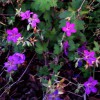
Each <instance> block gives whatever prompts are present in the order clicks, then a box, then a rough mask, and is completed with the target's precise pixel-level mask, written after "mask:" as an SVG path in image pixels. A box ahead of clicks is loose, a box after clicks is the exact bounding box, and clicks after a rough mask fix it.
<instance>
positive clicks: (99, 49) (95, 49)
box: [93, 41, 100, 52]
mask: <svg viewBox="0 0 100 100" xmlns="http://www.w3.org/2000/svg"><path fill="white" fill-rule="evenodd" d="M94 45H95V47H94V48H93V50H94V51H96V52H99V51H100V45H99V44H98V42H96V41H94Z"/></svg>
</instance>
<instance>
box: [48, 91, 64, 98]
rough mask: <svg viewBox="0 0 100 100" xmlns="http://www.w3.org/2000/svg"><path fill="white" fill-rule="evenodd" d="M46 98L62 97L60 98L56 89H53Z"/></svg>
mask: <svg viewBox="0 0 100 100" xmlns="http://www.w3.org/2000/svg"><path fill="white" fill-rule="evenodd" d="M47 100H62V99H60V97H59V96H58V90H55V91H54V92H53V93H51V94H49V95H48V96H47Z"/></svg>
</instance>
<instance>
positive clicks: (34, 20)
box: [28, 14, 40, 28]
mask: <svg viewBox="0 0 100 100" xmlns="http://www.w3.org/2000/svg"><path fill="white" fill-rule="evenodd" d="M28 23H29V24H30V25H31V26H32V28H34V27H36V25H37V23H40V20H39V19H38V15H37V14H33V16H32V18H29V19H28Z"/></svg>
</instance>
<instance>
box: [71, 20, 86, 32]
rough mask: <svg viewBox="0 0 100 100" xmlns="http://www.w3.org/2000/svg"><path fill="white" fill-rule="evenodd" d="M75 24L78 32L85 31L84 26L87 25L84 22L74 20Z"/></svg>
mask: <svg viewBox="0 0 100 100" xmlns="http://www.w3.org/2000/svg"><path fill="white" fill-rule="evenodd" d="M73 23H75V28H76V30H83V29H84V24H85V23H84V21H82V20H78V19H76V20H74V22H73Z"/></svg>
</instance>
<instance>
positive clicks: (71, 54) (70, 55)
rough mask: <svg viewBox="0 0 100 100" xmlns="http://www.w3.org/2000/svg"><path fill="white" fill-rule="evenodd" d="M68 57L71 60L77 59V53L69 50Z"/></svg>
mask: <svg viewBox="0 0 100 100" xmlns="http://www.w3.org/2000/svg"><path fill="white" fill-rule="evenodd" d="M68 58H69V60H70V61H73V60H75V53H74V52H68Z"/></svg>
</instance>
